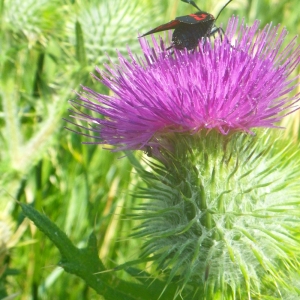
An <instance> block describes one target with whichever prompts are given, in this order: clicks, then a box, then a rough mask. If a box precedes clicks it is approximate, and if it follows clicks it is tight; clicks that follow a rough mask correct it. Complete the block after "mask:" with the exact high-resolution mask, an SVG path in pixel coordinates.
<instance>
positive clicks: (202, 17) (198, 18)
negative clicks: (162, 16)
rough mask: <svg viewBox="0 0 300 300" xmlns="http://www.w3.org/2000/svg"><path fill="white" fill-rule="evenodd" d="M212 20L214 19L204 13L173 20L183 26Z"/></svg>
mask: <svg viewBox="0 0 300 300" xmlns="http://www.w3.org/2000/svg"><path fill="white" fill-rule="evenodd" d="M214 19H215V17H214V16H213V15H211V14H208V13H206V12H198V13H195V14H191V15H187V16H181V17H177V18H176V19H175V20H177V21H179V22H180V23H185V24H197V23H201V22H206V21H211V20H214Z"/></svg>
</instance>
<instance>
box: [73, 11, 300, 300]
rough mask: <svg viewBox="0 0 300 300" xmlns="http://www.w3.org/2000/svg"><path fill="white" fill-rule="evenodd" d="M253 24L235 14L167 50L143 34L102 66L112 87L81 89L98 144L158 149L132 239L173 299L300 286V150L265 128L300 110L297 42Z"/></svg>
mask: <svg viewBox="0 0 300 300" xmlns="http://www.w3.org/2000/svg"><path fill="white" fill-rule="evenodd" d="M258 26H259V23H258V22H257V21H256V22H255V23H254V25H253V26H250V27H247V26H245V25H244V24H242V25H241V26H240V28H239V29H237V28H238V20H237V18H235V17H233V18H231V19H230V21H229V23H228V26H227V29H226V32H225V36H224V38H223V40H221V39H219V38H216V39H215V40H214V43H213V44H212V43H211V42H210V41H209V40H202V41H200V42H199V47H198V49H196V50H195V51H191V52H189V51H177V50H176V49H174V54H170V53H169V52H168V51H167V50H166V48H165V45H164V43H163V42H162V41H161V42H160V43H158V42H157V41H156V40H155V39H154V38H152V42H153V48H152V47H150V46H149V44H148V43H147V42H146V40H144V39H141V40H140V41H141V47H142V50H143V52H144V59H137V58H134V56H133V54H132V53H131V52H130V51H129V55H130V57H131V62H129V61H127V60H126V59H125V58H124V57H123V56H122V55H121V54H119V64H118V65H115V64H112V66H111V67H110V66H106V69H107V71H106V72H101V71H100V70H99V69H97V71H98V72H99V74H100V76H101V79H100V81H101V82H102V83H103V84H104V85H106V86H107V87H108V88H110V89H111V90H112V91H113V95H112V96H106V95H102V94H99V93H97V92H95V91H93V90H92V89H90V88H87V87H83V90H84V93H82V94H80V95H79V102H78V104H79V106H82V107H84V108H86V109H87V110H89V111H90V113H88V114H85V113H81V112H75V114H76V116H77V117H78V118H81V119H83V120H86V121H88V122H90V123H91V124H93V125H94V126H93V127H92V128H90V129H88V130H91V132H94V134H96V135H94V136H93V137H95V138H98V139H99V143H101V144H110V145H113V146H115V147H116V149H118V150H120V149H143V150H146V151H147V152H148V153H149V154H150V153H151V154H152V156H153V160H150V161H149V162H148V164H149V165H150V166H151V171H148V170H147V171H146V170H145V171H143V172H140V174H141V177H142V179H143V180H144V181H145V182H146V183H147V187H146V188H145V187H144V188H142V189H140V192H139V193H137V194H135V195H134V196H135V197H137V198H142V199H148V201H147V202H145V203H144V204H143V205H142V206H140V207H139V208H138V213H137V214H136V215H135V218H136V219H139V220H140V221H141V225H140V226H139V227H138V228H136V229H135V232H134V234H132V236H134V237H137V238H141V239H142V240H143V242H144V244H143V247H142V253H141V260H145V261H149V260H153V263H154V266H155V267H156V268H157V270H158V271H159V273H160V275H161V274H162V275H165V276H166V286H167V285H168V284H169V283H171V282H172V283H174V282H175V283H176V284H177V286H178V294H177V295H175V298H174V299H177V298H176V297H177V296H178V297H182V299H197V300H199V299H274V298H278V297H280V298H284V299H288V297H290V299H297V297H298V296H299V294H300V286H299V284H298V282H300V278H299V274H297V272H298V270H299V267H300V265H299V261H300V254H299V250H298V249H299V247H300V239H299V229H300V218H299V216H300V210H299V204H300V201H299V194H300V187H299V184H298V181H299V177H300V160H299V158H297V157H299V151H297V150H296V149H295V148H294V147H293V146H292V145H290V144H288V145H286V142H284V141H282V140H281V139H280V136H279V137H278V135H277V136H276V137H275V135H274V134H272V131H271V129H270V128H274V127H277V126H278V125H276V124H277V123H278V122H279V121H280V120H281V119H282V118H283V117H284V116H285V115H287V114H288V113H290V112H292V111H293V110H295V109H297V108H298V107H297V105H298V101H299V98H300V94H296V95H294V96H289V93H290V92H291V91H293V90H294V89H295V88H296V87H297V81H296V80H297V79H298V77H294V78H292V79H290V76H291V74H292V73H293V71H294V70H295V68H296V67H297V66H298V65H299V63H300V47H299V46H297V45H296V40H295V39H293V40H292V41H291V42H290V43H289V44H288V45H287V46H286V47H285V48H284V49H283V50H281V47H282V45H283V42H284V39H285V36H286V34H287V32H286V30H285V29H283V30H282V31H281V32H280V33H279V34H278V33H277V32H278V29H279V27H278V26H277V27H272V26H271V25H267V26H266V27H265V28H264V29H263V30H262V31H258ZM95 113H96V114H95ZM258 127H261V128H262V129H256V132H257V135H254V134H246V133H253V128H258ZM266 128H268V129H266ZM157 160H158V161H159V163H157ZM152 271H153V270H152ZM163 292H164V290H162V294H163ZM267 297H269V298H267ZM272 297H273V298H272Z"/></svg>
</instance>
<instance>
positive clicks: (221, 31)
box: [207, 27, 234, 48]
mask: <svg viewBox="0 0 300 300" xmlns="http://www.w3.org/2000/svg"><path fill="white" fill-rule="evenodd" d="M216 32H218V33H219V35H220V39H221V42H223V38H222V37H223V36H224V37H225V38H226V41H227V43H228V44H229V45H230V47H231V48H234V47H233V46H232V45H231V43H230V41H229V39H228V37H227V36H226V34H225V31H224V30H223V28H221V27H213V28H212V29H211V31H210V33H209V34H208V35H207V36H208V37H210V36H213V37H215V33H216Z"/></svg>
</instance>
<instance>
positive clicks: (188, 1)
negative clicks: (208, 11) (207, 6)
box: [181, 0, 201, 11]
mask: <svg viewBox="0 0 300 300" xmlns="http://www.w3.org/2000/svg"><path fill="white" fill-rule="evenodd" d="M181 1H182V2H185V3H188V4H191V5H193V6H194V7H196V8H197V9H198V10H199V11H201V9H200V8H199V7H198V6H197V5H196V3H195V2H194V1H192V0H181Z"/></svg>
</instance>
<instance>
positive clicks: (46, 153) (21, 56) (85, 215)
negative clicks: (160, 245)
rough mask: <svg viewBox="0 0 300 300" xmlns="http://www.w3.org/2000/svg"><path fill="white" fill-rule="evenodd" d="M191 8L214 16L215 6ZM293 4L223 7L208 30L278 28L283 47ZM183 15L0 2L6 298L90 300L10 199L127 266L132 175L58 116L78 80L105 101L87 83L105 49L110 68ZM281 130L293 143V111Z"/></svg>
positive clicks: (100, 2) (161, 8)
mask: <svg viewBox="0 0 300 300" xmlns="http://www.w3.org/2000/svg"><path fill="white" fill-rule="evenodd" d="M196 2H197V4H198V6H199V7H200V8H201V9H203V10H205V11H208V12H211V13H213V14H214V15H217V13H218V11H219V10H220V9H221V7H222V6H223V5H224V4H225V1H219V0H211V1H196ZM297 6H298V0H290V1H286V0H284V1H278V0H253V1H252V0H250V1H246V0H233V2H232V3H230V5H229V6H228V7H227V8H226V9H225V10H224V11H223V13H222V15H221V16H220V18H219V20H218V24H220V23H224V24H226V20H227V19H228V17H230V16H231V15H232V14H235V15H239V16H240V17H241V18H242V17H244V18H245V20H246V23H248V24H251V23H252V22H253V20H254V19H259V20H261V26H264V25H265V24H266V23H269V22H273V24H277V23H281V24H282V25H283V26H285V27H287V29H288V31H289V38H288V39H291V38H292V37H293V36H295V35H296V34H297V33H298V32H299V29H300V22H299V21H300V20H299V14H298V10H297ZM192 11H194V9H193V8H192V7H191V6H189V5H186V4H184V3H182V2H180V0H173V1H171V0H168V1H167V0H166V1H160V0H153V1H150V0H144V1H142V2H141V1H137V0H131V1H125V0H111V1H107V0H97V1H75V0H74V1H59V0H54V1H50V0H41V1H38V2H36V1H33V0H23V1H21V0H11V1H7V2H4V1H1V2H0V14H1V22H0V26H1V31H0V74H1V80H0V97H1V98H0V99H1V102H0V128H1V133H0V145H1V147H0V159H1V162H0V172H1V178H0V195H1V202H0V221H1V220H2V221H3V222H8V223H9V224H12V233H13V235H12V237H11V241H10V243H9V245H8V247H9V248H10V251H9V257H8V258H9V259H8V260H7V262H8V263H9V265H8V270H11V271H13V270H16V272H17V274H16V275H14V276H8V277H7V280H8V282H7V285H6V286H7V292H8V294H9V295H12V294H14V293H18V294H19V295H18V296H16V299H99V297H98V296H96V294H95V293H94V292H93V291H92V290H90V289H89V288H87V287H86V286H85V284H84V283H83V282H81V281H80V280H79V279H78V278H76V277H74V276H72V275H70V274H66V273H64V272H63V271H62V270H61V269H60V268H58V267H57V266H56V264H57V262H58V261H59V253H58V251H57V250H56V249H55V248H54V247H53V245H52V244H51V242H50V241H49V240H47V238H46V237H45V236H44V235H43V234H41V233H40V232H39V231H37V230H36V228H35V227H34V226H33V225H32V224H30V223H29V222H28V221H26V220H24V217H23V216H22V214H21V211H20V208H19V207H18V205H17V204H16V202H15V201H14V200H18V201H22V202H26V203H32V205H33V206H34V207H35V208H36V209H38V210H39V211H42V212H44V213H45V214H46V215H47V216H48V217H49V218H50V219H51V220H52V221H54V222H55V223H56V224H57V225H58V226H59V227H60V228H61V229H63V230H64V231H65V232H66V233H67V234H68V236H69V237H70V238H71V240H72V241H73V242H74V243H75V244H76V245H79V246H84V245H85V243H86V241H87V238H88V236H89V234H90V233H91V232H92V231H94V232H95V233H96V235H97V237H98V240H99V255H100V257H101V258H102V259H103V261H104V262H105V263H106V265H107V267H108V268H111V267H114V266H116V265H117V264H121V263H123V262H125V261H127V260H129V259H134V258H136V255H137V253H136V251H137V249H138V246H139V245H138V244H137V241H135V240H132V239H129V238H128V235H129V234H130V232H131V230H132V228H133V226H134V224H132V221H131V220H128V219H126V218H125V215H126V213H128V212H129V211H130V207H131V206H132V205H133V201H136V200H134V199H132V197H131V196H130V195H131V194H133V193H134V190H135V188H136V186H137V185H138V179H137V177H136V175H135V172H134V171H133V170H132V167H131V166H130V164H129V162H128V160H127V159H126V158H122V156H123V154H122V153H111V152H109V151H107V150H103V149H102V147H100V146H97V145H83V144H82V142H85V141H89V139H88V138H87V137H84V136H81V135H76V134H74V133H73V132H70V131H67V130H65V129H64V126H66V123H65V122H64V121H63V120H62V118H63V117H66V118H68V114H69V113H68V111H67V109H68V107H69V104H68V100H69V99H74V98H75V97H76V95H75V93H74V90H75V91H80V84H84V85H88V86H91V87H93V89H95V90H97V91H98V92H102V93H108V91H107V90H106V89H105V88H103V87H102V86H101V85H100V84H99V83H97V82H95V80H92V78H91V76H90V72H93V69H94V67H95V66H96V65H98V66H99V67H100V68H101V67H102V64H103V63H104V62H105V61H106V54H105V53H108V54H109V55H110V56H111V57H112V59H113V60H115V59H116V57H117V55H116V52H115V49H118V50H120V51H121V52H123V53H125V52H126V46H127V45H129V46H130V48H131V49H132V51H133V52H136V51H137V52H139V50H138V40H137V35H138V32H140V33H143V32H146V31H148V30H150V29H151V28H154V27H156V26H157V25H159V24H161V23H163V22H167V21H169V20H170V19H173V18H174V17H176V16H178V15H183V14H189V13H191V12H192ZM298 73H299V70H298ZM285 125H286V126H287V127H288V128H289V130H287V132H288V134H290V135H291V136H293V137H294V138H295V139H298V134H299V133H298V132H299V130H298V128H299V114H297V115H294V116H293V117H290V119H289V120H288V121H287V122H286V124H285ZM9 218H10V219H9ZM0 233H1V231H0ZM0 238H1V237H0ZM0 267H1V266H0ZM123 276H124V278H126V275H125V274H123ZM0 295H1V294H0ZM3 295H4V294H3ZM0 298H1V296H0Z"/></svg>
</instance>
